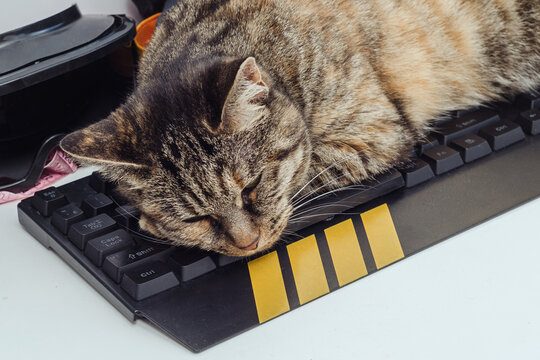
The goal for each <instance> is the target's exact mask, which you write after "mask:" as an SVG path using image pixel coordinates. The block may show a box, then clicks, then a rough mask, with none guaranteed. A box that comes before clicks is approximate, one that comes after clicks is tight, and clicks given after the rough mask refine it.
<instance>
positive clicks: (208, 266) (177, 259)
mask: <svg viewBox="0 0 540 360" xmlns="http://www.w3.org/2000/svg"><path fill="white" fill-rule="evenodd" d="M170 261H171V264H172V265H173V266H174V267H176V268H178V269H179V270H180V276H181V278H182V281H188V280H191V279H194V278H196V277H199V276H201V275H204V274H206V273H207V272H210V271H212V270H214V269H215V268H216V264H215V263H214V261H212V258H211V257H210V254H209V253H208V252H206V251H202V250H198V249H195V248H193V249H188V248H176V250H175V251H174V252H173V253H172V254H171V257H170Z"/></svg>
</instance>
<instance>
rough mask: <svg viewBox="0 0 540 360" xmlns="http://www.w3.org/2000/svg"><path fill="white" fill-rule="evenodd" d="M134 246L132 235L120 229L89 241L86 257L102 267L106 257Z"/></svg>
mask: <svg viewBox="0 0 540 360" xmlns="http://www.w3.org/2000/svg"><path fill="white" fill-rule="evenodd" d="M133 246H135V243H134V242H133V239H132V238H131V235H129V234H128V233H127V232H126V231H125V230H122V229H120V230H115V231H113V232H111V233H108V234H105V235H102V236H99V237H97V238H95V239H92V240H90V241H88V243H87V244H86V248H85V250H84V255H86V257H87V258H89V259H90V260H91V261H92V262H93V263H94V264H95V265H97V266H101V265H102V264H103V260H105V257H107V256H109V255H111V254H114V253H115V252H119V251H120V250H124V249H127V248H131V247H133Z"/></svg>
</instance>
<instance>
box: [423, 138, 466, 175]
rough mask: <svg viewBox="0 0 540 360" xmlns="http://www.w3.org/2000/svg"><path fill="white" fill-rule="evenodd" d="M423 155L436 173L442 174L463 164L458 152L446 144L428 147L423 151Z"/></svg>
mask: <svg viewBox="0 0 540 360" xmlns="http://www.w3.org/2000/svg"><path fill="white" fill-rule="evenodd" d="M423 157H424V159H425V160H426V161H427V162H428V163H429V165H431V167H432V169H433V171H434V172H435V174H436V175H441V174H444V173H445V172H448V171H450V170H452V169H455V168H457V167H460V166H461V165H463V160H462V159H461V156H460V155H459V153H458V152H457V151H456V150H454V149H452V148H449V147H448V146H446V145H441V146H437V147H435V148H433V149H429V150H428V151H426V152H425V153H424V155H423Z"/></svg>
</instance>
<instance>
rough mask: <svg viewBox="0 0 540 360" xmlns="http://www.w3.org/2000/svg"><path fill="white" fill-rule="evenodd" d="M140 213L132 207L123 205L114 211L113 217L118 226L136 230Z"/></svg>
mask: <svg viewBox="0 0 540 360" xmlns="http://www.w3.org/2000/svg"><path fill="white" fill-rule="evenodd" d="M140 215H141V212H140V211H139V209H137V208H136V207H134V206H132V205H123V206H119V207H117V208H116V209H114V213H113V217H114V219H115V220H116V221H117V222H118V224H120V226H123V227H127V228H130V229H133V228H138V225H139V216H140Z"/></svg>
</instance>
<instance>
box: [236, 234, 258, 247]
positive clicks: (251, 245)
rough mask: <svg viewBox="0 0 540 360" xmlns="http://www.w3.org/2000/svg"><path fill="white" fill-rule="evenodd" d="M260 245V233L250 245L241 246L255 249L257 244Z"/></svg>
mask: <svg viewBox="0 0 540 360" xmlns="http://www.w3.org/2000/svg"><path fill="white" fill-rule="evenodd" d="M258 245H259V234H257V236H256V237H255V239H253V240H252V241H251V243H250V244H249V245H248V246H244V247H240V249H242V250H255V249H256V248H257V246H258Z"/></svg>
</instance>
